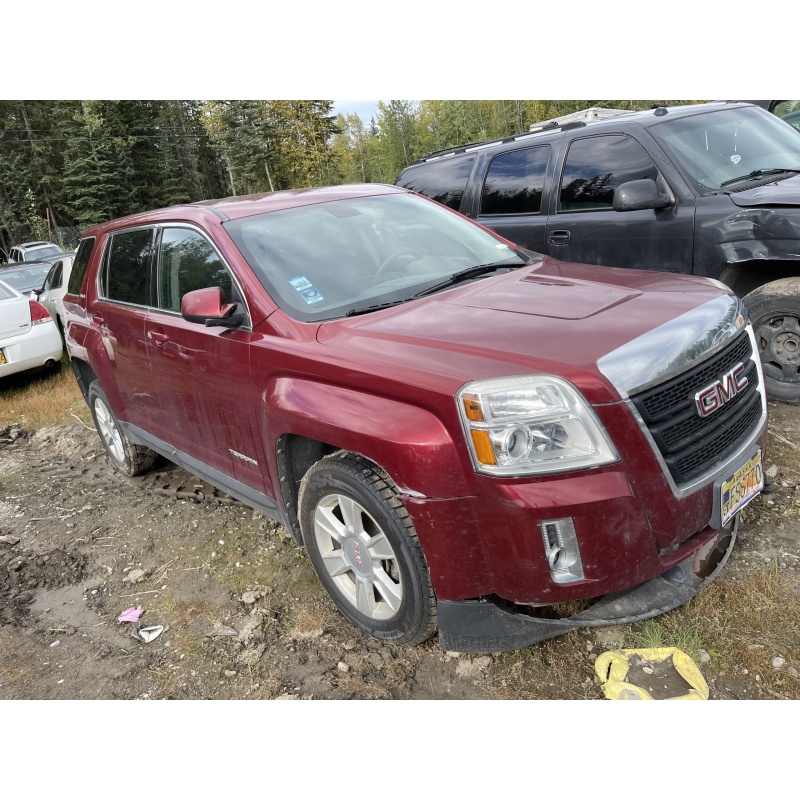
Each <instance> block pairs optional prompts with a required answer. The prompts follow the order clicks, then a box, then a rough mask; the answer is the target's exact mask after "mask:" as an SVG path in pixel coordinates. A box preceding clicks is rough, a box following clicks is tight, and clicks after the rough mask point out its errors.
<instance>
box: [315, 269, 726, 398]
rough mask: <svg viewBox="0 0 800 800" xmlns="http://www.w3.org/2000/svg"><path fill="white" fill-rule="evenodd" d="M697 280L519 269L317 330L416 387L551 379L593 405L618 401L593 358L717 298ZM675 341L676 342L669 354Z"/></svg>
mask: <svg viewBox="0 0 800 800" xmlns="http://www.w3.org/2000/svg"><path fill="white" fill-rule="evenodd" d="M720 294H721V292H720V290H719V289H717V288H715V287H714V286H713V285H711V284H710V283H708V282H707V281H705V280H702V279H699V278H693V277H689V276H682V275H671V274H668V273H649V272H643V271H639V270H627V269H613V268H608V267H594V266H587V265H582V264H569V263H564V262H558V261H555V260H553V259H549V258H546V259H544V260H543V261H542V262H541V263H539V264H538V265H536V266H533V267H528V268H523V269H521V270H516V271H513V272H509V273H506V274H504V275H499V276H495V277H491V278H484V279H483V280H478V281H475V282H473V283H470V284H468V285H467V286H464V287H459V288H454V289H450V290H446V291H443V292H440V293H439V294H436V295H433V296H431V297H427V298H422V299H420V300H416V301H410V302H408V303H405V304H402V305H400V306H396V307H395V308H390V309H386V310H385V311H378V312H374V313H372V314H367V315H364V316H360V317H356V318H353V319H343V320H335V321H331V322H326V323H323V324H322V325H321V326H320V328H319V331H318V334H317V338H318V340H319V341H320V343H322V344H326V345H328V346H331V347H336V348H340V349H344V350H348V351H351V352H353V355H354V358H353V360H352V362H351V363H352V364H353V365H354V366H355V365H356V364H358V363H361V364H363V362H364V359H368V358H369V357H370V356H372V357H373V358H374V359H376V360H379V361H380V362H381V363H382V364H384V365H386V369H387V374H389V375H391V372H392V371H393V370H396V369H397V368H398V367H402V368H403V370H404V376H405V378H407V379H408V378H412V377H413V379H415V380H417V381H418V384H417V385H420V386H422V385H427V386H437V387H438V388H440V389H443V390H446V391H452V390H453V389H454V388H458V387H460V386H461V385H463V384H464V383H466V382H467V381H470V380H478V379H481V378H491V377H499V376H504V375H515V374H517V375H518V374H525V373H549V374H554V375H560V376H562V377H564V378H566V379H567V380H569V381H571V382H572V383H574V384H575V385H576V386H578V388H579V389H580V390H581V391H582V392H583V393H584V395H585V396H586V397H587V399H588V400H589V401H590V402H593V403H602V402H613V401H616V400H618V399H619V394H618V393H617V392H616V391H615V390H614V389H613V387H611V385H610V383H609V382H608V380H607V379H606V378H605V377H604V376H603V375H602V374H601V373H600V372H599V370H598V368H597V361H598V360H599V359H600V358H602V357H603V356H604V355H607V354H608V353H610V352H612V351H614V350H616V349H617V348H619V347H620V346H622V345H623V344H626V343H627V342H629V341H631V340H632V339H635V338H637V337H639V336H641V335H642V334H644V333H647V332H648V331H651V330H653V329H654V328H656V327H658V326H660V325H662V324H664V323H666V322H669V321H670V320H672V319H674V318H675V317H677V316H680V315H681V314H684V313H686V312H687V311H690V310H691V309H693V308H695V307H697V306H699V305H702V304H703V303H705V302H707V301H709V300H711V299H713V298H714V297H718V296H719V295H720ZM678 347H679V344H678V343H676V349H677V348H678Z"/></svg>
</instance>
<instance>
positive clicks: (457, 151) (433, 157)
mask: <svg viewBox="0 0 800 800" xmlns="http://www.w3.org/2000/svg"><path fill="white" fill-rule="evenodd" d="M585 125H586V123H585V122H582V121H577V120H573V121H570V122H565V123H563V124H559V123H558V122H556V121H555V120H548V121H547V122H543V123H541V125H538V124H536V123H534V124H533V125H531V129H530V130H529V131H525V132H523V133H515V134H513V135H511V136H503V137H501V138H500V139H489V140H488V141H485V142H473V143H471V144H462V145H459V146H458V147H447V148H445V149H444V150H434V151H432V152H430V153H428V154H427V155H424V156H421V157H420V158H418V159H417V160H416V161H412V162H411V164H409V166H413V165H414V164H424V163H426V162H428V161H438V160H439V159H441V158H450V157H451V156H457V155H462V154H463V153H472V152H474V151H475V150H484V149H485V148H487V147H494V146H495V145H497V144H508V143H510V142H519V141H521V140H522V139H528V138H530V137H531V136H538V135H539V134H540V133H548V132H549V131H554V130H562V131H566V130H569V129H570V128H582V127H584V126H585Z"/></svg>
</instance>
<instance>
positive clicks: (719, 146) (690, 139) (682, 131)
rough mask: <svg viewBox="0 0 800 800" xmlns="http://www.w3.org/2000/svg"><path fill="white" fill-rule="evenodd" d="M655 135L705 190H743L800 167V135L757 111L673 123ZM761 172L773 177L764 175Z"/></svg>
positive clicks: (722, 112)
mask: <svg viewBox="0 0 800 800" xmlns="http://www.w3.org/2000/svg"><path fill="white" fill-rule="evenodd" d="M650 132H651V133H652V134H653V136H654V137H655V138H656V139H658V141H659V142H661V144H663V145H664V147H665V148H666V149H667V150H669V151H670V152H671V153H672V154H673V156H674V157H675V160H676V161H677V162H678V163H679V164H680V165H681V166H682V167H683V169H684V170H685V171H686V173H687V174H688V175H689V177H691V178H692V179H693V180H694V181H695V182H696V183H697V184H699V186H700V187H701V189H709V190H712V191H718V190H719V189H721V188H733V189H738V188H742V187H743V186H746V185H747V183H748V182H751V181H758V180H764V178H765V177H771V178H772V179H773V180H774V179H775V177H776V176H778V177H781V176H780V174H779V173H780V171H781V170H797V169H800V131H798V130H796V129H794V128H792V126H791V125H787V124H786V123H785V122H784V121H783V120H781V119H779V118H778V117H776V116H775V115H773V114H770V113H768V112H766V111H763V110H762V109H759V108H755V107H754V108H721V109H720V110H719V111H715V112H712V113H707V114H697V115H696V116H691V117H682V118H676V119H667V120H666V121H665V122H662V123H660V124H658V125H653V126H652V127H651V128H650ZM759 170H767V171H769V174H768V175H766V176H765V175H763V174H761V175H759V174H757V173H758V171H759ZM774 170H777V172H773V171H774ZM751 173H756V174H754V175H752V176H751ZM789 174H791V172H788V173H786V176H787V177H788V175H789ZM736 178H742V180H741V182H737V181H736V180H735V179H736ZM727 181H731V183H726V182H727Z"/></svg>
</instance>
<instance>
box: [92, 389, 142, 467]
mask: <svg viewBox="0 0 800 800" xmlns="http://www.w3.org/2000/svg"><path fill="white" fill-rule="evenodd" d="M86 402H87V403H88V404H89V409H90V410H91V412H92V418H93V419H94V425H95V427H96V428H97V432H98V434H100V441H101V442H102V443H103V447H104V448H105V451H106V455H107V456H108V457H109V459H110V460H111V463H112V464H113V465H114V468H115V469H116V470H118V471H119V472H121V473H122V474H123V475H128V476H131V477H132V476H134V475H140V474H141V473H142V472H146V471H147V470H148V469H150V467H152V466H153V464H155V461H156V457H157V454H156V453H155V451H153V450H151V449H150V448H149V447H144V446H143V445H138V444H133V443H132V442H131V441H130V439H128V437H127V436H126V435H125V431H124V430H123V429H122V427H121V426H120V424H119V422H118V420H117V418H116V417H115V416H114V412H113V411H112V410H111V406H110V405H109V404H108V398H107V397H106V395H105V392H104V391H103V389H102V388H101V386H100V383H99V382H98V381H92V383H91V384H90V385H89V392H88V394H87V396H86Z"/></svg>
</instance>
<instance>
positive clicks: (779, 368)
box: [744, 278, 800, 404]
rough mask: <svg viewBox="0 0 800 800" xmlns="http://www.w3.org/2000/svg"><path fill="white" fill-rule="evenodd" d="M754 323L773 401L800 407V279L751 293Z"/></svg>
mask: <svg viewBox="0 0 800 800" xmlns="http://www.w3.org/2000/svg"><path fill="white" fill-rule="evenodd" d="M744 304H745V306H746V307H747V312H748V314H749V315H750V320H751V321H752V323H753V330H754V332H755V336H756V344H757V345H758V350H759V355H760V356H761V365H762V367H763V369H764V382H765V384H766V387H767V395H768V397H769V398H770V400H782V401H783V402H784V403H794V404H797V403H800V278H782V279H781V280H778V281H772V282H771V283H766V284H764V285H763V286H759V287H758V289H755V290H754V291H752V292H750V294H748V295H746V296H745V298H744Z"/></svg>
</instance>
